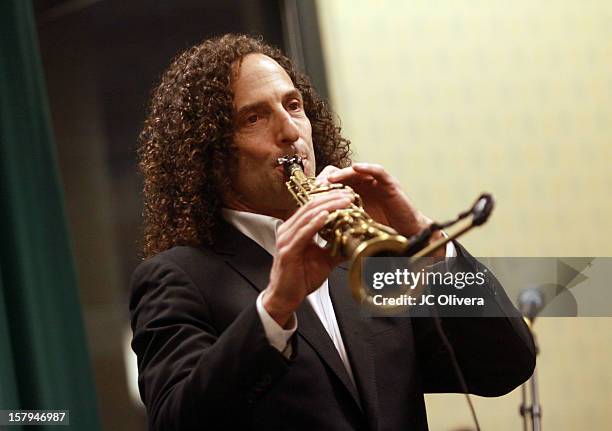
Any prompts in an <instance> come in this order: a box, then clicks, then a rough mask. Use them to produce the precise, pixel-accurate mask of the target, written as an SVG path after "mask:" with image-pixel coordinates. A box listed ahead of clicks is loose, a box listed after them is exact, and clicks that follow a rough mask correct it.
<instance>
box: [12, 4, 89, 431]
mask: <svg viewBox="0 0 612 431" xmlns="http://www.w3.org/2000/svg"><path fill="white" fill-rule="evenodd" d="M52 136H53V135H52V131H51V126H50V117H49V110H48V104H47V99H46V90H45V86H44V79H43V75H42V66H41V61H40V56H39V52H38V44H37V39H36V27H35V22H34V18H33V12H32V5H31V3H30V2H29V1H23V0H3V1H1V2H0V192H1V199H0V220H1V223H0V243H1V244H2V247H1V248H0V267H1V268H2V283H3V295H4V296H3V298H4V309H5V312H6V320H7V321H8V325H7V329H8V332H9V335H10V346H11V351H10V354H11V355H12V362H13V364H14V369H15V376H14V380H15V381H16V382H17V387H18V391H19V404H20V407H21V408H22V409H68V410H70V422H71V429H82V430H97V429H99V426H98V417H97V408H96V400H95V393H94V386H93V378H92V374H91V367H90V363H89V355H88V352H87V348H86V341H85V334H84V330H83V321H82V317H81V311H80V303H79V298H78V291H77V286H76V277H75V272H74V264H73V259H72V253H71V250H70V243H69V239H68V232H67V228H66V220H65V215H64V209H63V196H62V192H61V187H60V182H59V175H58V172H57V167H56V166H57V165H56V161H55V153H54V145H53V138H52ZM0 343H2V344H4V342H3V341H0ZM2 348H3V353H4V352H5V350H4V346H3V345H2ZM37 429H45V427H43V428H40V427H38V428H37Z"/></svg>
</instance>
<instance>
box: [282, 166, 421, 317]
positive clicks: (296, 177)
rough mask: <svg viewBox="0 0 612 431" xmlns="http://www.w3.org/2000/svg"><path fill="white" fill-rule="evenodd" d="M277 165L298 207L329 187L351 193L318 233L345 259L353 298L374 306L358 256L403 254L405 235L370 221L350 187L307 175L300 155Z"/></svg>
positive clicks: (330, 215) (328, 190)
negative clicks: (320, 181) (351, 197)
mask: <svg viewBox="0 0 612 431" xmlns="http://www.w3.org/2000/svg"><path fill="white" fill-rule="evenodd" d="M278 164H279V165H283V166H284V167H285V173H286V175H287V177H288V178H289V181H287V182H286V183H285V184H286V185H287V188H288V189H289V192H290V193H291V194H292V195H293V197H294V198H295V200H296V201H297V203H298V205H300V206H302V205H305V204H306V203H307V202H308V201H310V200H311V199H313V198H314V197H315V196H317V195H320V194H323V193H328V192H330V191H333V190H340V189H342V190H349V191H350V192H352V193H353V195H354V196H355V199H354V202H353V203H351V204H350V205H349V206H348V207H347V208H343V209H339V210H336V211H334V212H332V213H331V214H329V216H328V217H327V220H326V222H325V224H324V226H323V228H322V229H321V230H320V231H319V235H320V236H321V238H323V239H324V240H326V241H327V244H328V247H330V249H331V253H332V255H333V256H341V257H344V258H346V259H348V260H349V283H350V286H351V291H352V293H353V296H354V297H355V299H356V300H357V301H359V302H360V303H362V304H370V305H374V302H373V300H372V296H371V295H370V294H368V292H367V291H366V289H365V288H364V287H363V284H362V280H361V278H362V267H361V258H364V257H375V256H405V255H406V251H407V249H408V248H409V245H410V241H409V240H408V238H406V237H405V236H403V235H400V234H399V233H397V232H396V231H395V230H394V229H392V228H390V227H389V226H385V225H383V224H381V223H378V222H376V221H375V220H373V219H372V217H370V216H369V215H368V213H367V212H366V211H365V210H364V209H363V202H362V200H361V197H360V196H359V195H358V194H357V193H355V191H354V190H353V189H352V188H351V187H349V186H346V185H344V184H326V185H319V184H317V183H316V181H315V178H312V177H307V176H306V174H305V173H304V170H303V163H302V159H301V157H300V156H298V155H294V156H292V157H289V156H286V157H281V158H279V159H278Z"/></svg>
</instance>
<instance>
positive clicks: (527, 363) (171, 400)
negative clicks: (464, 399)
mask: <svg viewBox="0 0 612 431" xmlns="http://www.w3.org/2000/svg"><path fill="white" fill-rule="evenodd" d="M293 154H297V155H299V156H300V157H301V158H302V160H303V163H304V171H305V173H306V175H308V176H313V177H314V176H316V177H317V181H318V182H319V183H320V184H328V183H343V184H346V185H349V186H351V187H352V188H354V189H355V190H356V191H357V192H358V193H359V195H360V196H361V198H362V199H363V202H364V205H365V209H366V210H367V212H368V214H369V215H370V216H372V218H373V219H375V220H376V221H378V222H380V223H383V224H385V225H387V226H390V227H392V228H393V229H395V230H396V231H397V232H399V233H400V234H402V235H404V236H407V237H409V236H411V235H413V234H415V233H417V232H419V231H420V230H421V229H423V228H425V227H426V226H428V225H429V223H430V220H429V219H428V218H427V217H426V216H425V215H423V214H422V213H421V212H420V211H419V210H418V209H417V208H416V207H415V206H414V205H413V203H412V202H411V201H410V199H409V198H408V197H407V195H406V194H405V193H404V191H403V190H402V189H401V187H400V184H399V183H398V181H397V180H396V179H395V178H393V177H392V176H391V175H390V174H389V173H388V172H387V171H386V170H385V169H384V168H383V167H382V166H380V165H375V164H369V163H351V160H350V143H349V141H348V140H346V139H345V138H344V137H342V135H341V132H340V128H339V127H337V126H336V125H335V124H334V121H333V116H332V113H331V112H330V111H329V109H328V108H327V105H326V104H325V103H324V102H323V101H322V100H321V99H320V98H319V97H318V96H317V95H316V93H315V91H314V89H313V88H312V86H311V85H310V83H309V81H308V79H307V78H306V77H304V76H303V75H301V74H300V73H299V72H297V71H296V70H295V68H294V67H293V65H292V64H291V62H290V61H289V60H288V59H287V58H286V57H285V56H284V55H283V54H282V53H280V52H279V51H278V50H276V49H273V48H271V47H269V46H267V45H265V44H264V43H263V42H261V41H259V40H255V39H252V38H249V37H246V36H235V35H226V36H223V37H221V38H216V39H211V40H207V41H205V42H204V43H202V44H200V45H197V46H195V47H193V48H191V49H189V50H188V51H186V52H184V53H183V54H181V55H180V56H179V57H177V58H176V59H175V60H174V62H173V63H172V65H171V66H170V68H169V69H168V70H167V71H166V73H165V74H164V75H163V77H162V79H161V83H160V84H159V86H158V87H157V89H156V90H155V92H154V94H153V99H152V101H151V106H150V109H149V114H148V117H147V119H146V121H145V127H144V130H143V132H142V133H141V136H140V149H139V155H140V167H141V172H142V174H143V179H144V197H145V211H144V217H145V232H144V234H145V241H144V252H145V257H146V260H145V261H144V262H143V263H142V264H141V265H140V266H139V267H138V268H137V270H136V271H135V274H134V277H133V281H132V296H131V301H130V311H131V314H132V327H133V330H134V338H133V343H132V346H133V349H134V351H135V352H136V354H137V356H138V365H139V386H140V391H141V396H142V398H143V401H144V403H145V405H146V407H147V412H148V416H149V421H150V428H151V429H156V430H157V429H159V430H168V429H173V430H183V429H185V430H186V429H202V428H206V427H207V426H210V427H213V428H214V429H217V427H221V426H223V425H225V426H227V427H229V426H231V427H232V428H236V427H241V429H254V430H255V429H292V430H301V429H304V430H306V429H308V430H311V429H343V430H344V429H355V430H357V429H381V430H382V429H426V427H427V420H426V414H425V408H424V402H423V393H425V392H449V391H450V392H452V391H455V392H456V391H461V388H460V387H459V385H458V383H457V381H456V377H455V375H454V374H453V372H452V369H451V366H450V362H449V357H448V354H447V353H445V350H444V346H443V345H442V343H441V341H440V340H439V338H438V337H437V334H436V332H435V331H434V329H433V326H432V323H431V322H430V321H429V319H426V318H421V319H410V318H382V319H378V318H377V319H374V318H364V317H362V315H361V314H360V313H359V308H358V304H357V303H356V302H355V301H354V300H353V299H352V297H351V296H350V291H349V289H348V288H347V286H346V270H344V269H342V268H339V267H338V265H339V263H340V262H341V258H340V257H339V256H334V255H332V254H331V252H330V250H329V249H327V248H325V247H321V245H320V244H319V243H317V242H316V241H315V237H316V234H317V232H319V231H320V230H321V228H322V227H323V226H324V224H325V222H326V220H327V217H328V215H329V214H330V213H332V212H334V211H335V210H338V209H343V208H346V207H347V206H348V205H350V204H351V203H352V202H353V200H354V195H353V194H352V193H349V192H347V191H346V190H342V189H340V190H336V191H331V192H329V193H325V194H323V195H321V196H320V197H317V198H315V199H312V200H310V201H308V202H307V203H306V204H304V205H303V206H300V207H297V206H296V203H295V200H294V199H293V197H292V196H291V194H290V193H289V192H288V190H287V188H286V186H285V181H286V178H285V172H284V170H283V168H282V166H279V165H278V162H277V160H278V159H279V157H283V156H286V155H293ZM436 235H440V234H439V233H437V234H436ZM434 239H436V237H434ZM437 253H438V255H439V256H444V255H445V254H446V253H458V254H460V255H466V256H469V255H467V253H466V252H465V251H464V250H463V249H462V248H461V247H460V246H459V245H458V244H456V245H452V244H451V245H450V246H449V247H447V249H446V250H444V249H443V250H440V251H438V252H437ZM492 283H494V282H492ZM491 289H492V290H493V291H495V292H496V293H495V295H497V294H498V293H499V296H500V297H501V303H500V307H502V308H503V309H504V310H505V312H506V313H505V315H506V317H504V318H496V319H493V320H491V319H486V320H485V319H469V318H464V319H460V318H457V319H450V321H449V322H448V327H445V329H446V330H447V331H448V332H449V339H450V340H451V341H452V343H453V346H454V348H455V351H456V352H457V357H458V358H459V362H460V365H461V367H462V369H463V371H464V374H465V376H466V380H467V385H468V389H469V390H470V392H473V393H477V394H481V395H486V396H495V395H501V394H504V393H507V392H508V391H510V390H512V389H513V388H515V387H516V386H517V385H519V384H520V383H522V382H523V381H524V380H526V379H527V378H528V377H529V376H530V375H531V372H532V370H533V367H534V361H535V355H534V350H533V342H532V340H531V338H530V336H529V333H528V331H527V329H526V328H525V325H524V323H523V322H522V320H521V319H520V317H519V316H518V313H517V312H516V310H514V308H513V307H512V305H511V304H510V303H509V301H507V298H505V294H504V293H503V289H501V286H499V285H492V286H491ZM444 323H446V322H444Z"/></svg>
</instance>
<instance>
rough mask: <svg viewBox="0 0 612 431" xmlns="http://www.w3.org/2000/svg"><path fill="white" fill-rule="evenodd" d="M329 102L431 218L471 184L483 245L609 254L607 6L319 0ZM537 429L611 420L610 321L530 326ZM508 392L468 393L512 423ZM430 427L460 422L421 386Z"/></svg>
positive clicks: (470, 240) (509, 250) (611, 125)
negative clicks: (491, 208)
mask: <svg viewBox="0 0 612 431" xmlns="http://www.w3.org/2000/svg"><path fill="white" fill-rule="evenodd" d="M318 9H319V15H320V21H321V27H322V36H323V38H322V40H323V45H324V53H325V57H326V61H327V68H328V79H329V84H330V91H331V98H332V103H333V105H334V107H335V109H336V111H337V112H338V114H339V116H340V118H341V119H342V125H343V128H344V131H345V134H346V135H347V136H348V137H349V138H351V140H352V141H353V144H354V148H355V150H356V153H357V154H356V158H357V159H359V160H365V161H372V162H378V163H381V164H383V165H385V166H386V167H387V168H388V169H389V170H390V171H391V172H392V173H393V174H394V175H395V176H397V177H398V178H399V179H400V181H401V182H402V184H403V185H404V186H405V189H406V190H407V191H408V193H409V194H410V195H411V196H412V198H413V199H414V201H415V203H416V204H417V205H418V206H419V207H420V208H421V209H422V210H423V211H424V212H426V214H428V215H430V216H431V217H433V218H436V219H447V218H450V217H451V216H454V215H456V213H457V212H458V211H460V210H462V209H464V208H465V207H466V206H467V205H468V204H469V203H470V202H471V201H472V200H473V199H474V198H475V197H476V196H477V195H478V194H479V193H480V192H481V191H484V190H486V191H490V192H492V193H493V194H494V196H495V197H496V199H497V208H496V210H495V212H494V214H493V217H492V219H491V221H490V223H489V224H488V225H487V226H485V227H484V228H482V229H481V230H478V231H474V232H472V233H470V234H469V236H466V237H465V239H464V240H463V243H464V244H465V245H466V246H467V247H468V248H469V249H470V250H471V251H472V252H473V254H475V255H479V256H610V255H612V242H611V240H612V238H611V235H610V233H611V232H612V199H611V198H610V195H611V193H610V189H611V188H612V169H610V167H609V164H610V161H611V160H612V2H609V1H605V0H593V1H588V2H577V1H571V2H570V1H555V2H550V1H545V2H533V1H528V0H515V1H513V2H508V1H504V2H502V1H492V0H487V1H470V2H458V1H454V0H440V1H432V0H418V1H416V0H415V1H400V0H397V1H383V2H374V1H365V0H350V1H349V0H319V2H318ZM536 329H537V333H538V336H539V340H540V344H541V349H542V354H541V357H540V358H539V365H538V366H539V370H540V374H541V391H542V403H543V406H544V425H545V428H546V429H555V430H576V429H593V430H595V429H610V427H611V426H612V365H611V364H612V335H611V334H612V318H600V319H595V318H591V319H587V318H582V319H576V318H565V319H563V318H556V319H553V318H546V319H542V320H541V321H539V322H537V326H536ZM518 401H519V393H518V391H515V392H514V393H512V394H511V395H508V396H506V397H503V398H498V399H482V398H479V399H477V400H476V408H477V411H478V413H479V417H480V418H481V422H482V425H483V428H484V429H497V430H503V429H508V430H511V429H520V421H519V419H518V415H517V406H518ZM427 404H428V409H429V419H430V424H431V428H432V429H433V430H447V429H452V428H455V427H457V426H459V425H469V424H470V422H469V416H468V411H467V407H466V405H465V402H464V400H463V399H462V398H461V397H459V396H452V395H436V396H428V397H427Z"/></svg>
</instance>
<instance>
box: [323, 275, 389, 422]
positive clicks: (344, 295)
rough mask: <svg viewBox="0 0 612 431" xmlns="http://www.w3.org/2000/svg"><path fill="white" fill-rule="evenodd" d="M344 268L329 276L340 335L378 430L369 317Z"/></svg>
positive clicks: (368, 413)
mask: <svg viewBox="0 0 612 431" xmlns="http://www.w3.org/2000/svg"><path fill="white" fill-rule="evenodd" d="M347 279H348V273H347V271H346V269H345V268H342V267H341V268H336V270H334V271H333V272H332V273H331V275H330V277H329V292H330V295H331V299H332V303H333V304H334V310H335V312H336V319H337V320H338V325H339V327H340V333H341V334H342V339H343V340H344V345H345V346H346V348H347V352H348V356H349V360H350V363H351V368H352V370H353V375H354V377H355V383H356V384H357V388H358V390H359V394H360V395H361V402H362V405H363V408H364V410H365V412H366V415H367V417H368V421H369V423H370V428H371V429H376V421H377V417H378V395H377V391H376V371H375V368H374V351H373V349H372V343H371V337H370V330H369V326H368V319H369V318H368V317H366V316H365V315H364V312H363V310H362V309H361V308H360V306H359V304H358V303H357V301H356V300H355V299H354V298H353V296H352V295H351V291H350V289H349V286H348V283H347Z"/></svg>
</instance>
